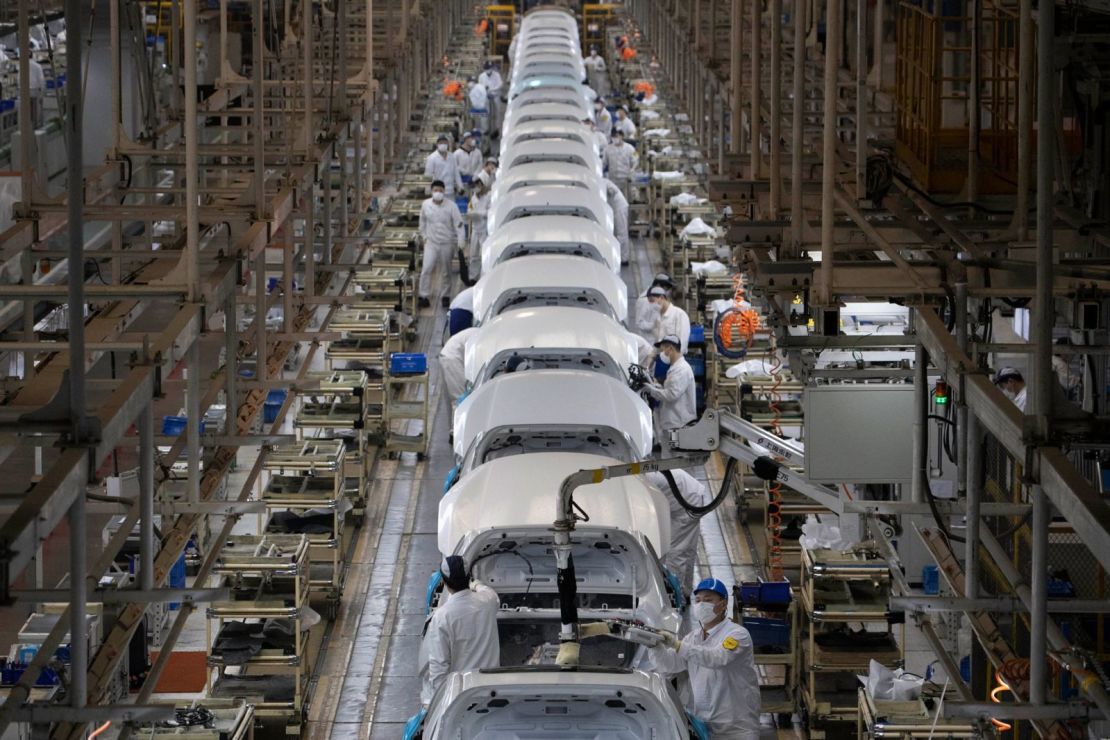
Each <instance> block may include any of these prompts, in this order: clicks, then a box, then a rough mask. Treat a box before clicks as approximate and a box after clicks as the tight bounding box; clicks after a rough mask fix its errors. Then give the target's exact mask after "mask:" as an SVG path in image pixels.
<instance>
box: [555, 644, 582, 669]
mask: <svg viewBox="0 0 1110 740" xmlns="http://www.w3.org/2000/svg"><path fill="white" fill-rule="evenodd" d="M578 652H579V645H578V643H577V642H564V643H562V644H561V645H559V654H558V655H556V656H555V665H561V666H576V665H578Z"/></svg>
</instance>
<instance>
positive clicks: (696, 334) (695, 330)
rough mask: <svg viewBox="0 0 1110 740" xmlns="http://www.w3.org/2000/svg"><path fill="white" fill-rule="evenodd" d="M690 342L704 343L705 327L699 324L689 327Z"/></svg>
mask: <svg viewBox="0 0 1110 740" xmlns="http://www.w3.org/2000/svg"><path fill="white" fill-rule="evenodd" d="M690 344H705V327H704V326H702V325H701V324H694V325H693V326H691V327H690Z"/></svg>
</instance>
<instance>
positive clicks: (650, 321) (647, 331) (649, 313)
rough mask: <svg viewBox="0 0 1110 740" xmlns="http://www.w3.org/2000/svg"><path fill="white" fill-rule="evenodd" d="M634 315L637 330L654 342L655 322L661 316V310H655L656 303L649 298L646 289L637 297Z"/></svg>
mask: <svg viewBox="0 0 1110 740" xmlns="http://www.w3.org/2000/svg"><path fill="white" fill-rule="evenodd" d="M633 315H634V316H635V321H636V331H638V332H639V333H640V336H642V337H643V338H644V339H647V340H648V341H650V342H654V341H655V323H656V321H657V320H658V318H659V312H658V311H656V310H655V304H653V303H652V302H651V301H649V300H648V295H647V291H646V290H645V291H644V292H643V293H642V294H641V295H640V297H639V298H637V299H636V307H635V313H634V314H633Z"/></svg>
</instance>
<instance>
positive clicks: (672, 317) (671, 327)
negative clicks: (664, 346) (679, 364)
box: [648, 287, 690, 354]
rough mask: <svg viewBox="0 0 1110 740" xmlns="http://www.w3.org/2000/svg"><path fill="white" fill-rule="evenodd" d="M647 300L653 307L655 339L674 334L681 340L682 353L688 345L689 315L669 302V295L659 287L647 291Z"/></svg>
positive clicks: (684, 352)
mask: <svg viewBox="0 0 1110 740" xmlns="http://www.w3.org/2000/svg"><path fill="white" fill-rule="evenodd" d="M648 300H649V301H651V303H652V305H653V306H654V307H655V311H656V314H655V335H654V337H655V341H657V342H658V341H659V340H660V339H662V338H663V337H666V336H671V335H673V336H676V337H678V338H679V340H680V341H681V342H682V354H686V350H687V349H688V348H689V345H690V315H689V314H687V313H686V312H685V311H683V310H682V309H681V308H679V307H678V306H676V305H674V304H673V303H671V298H670V295H669V294H668V293H667V291H666V290H664V289H663V288H661V287H655V288H652V289H651V290H649V291H648Z"/></svg>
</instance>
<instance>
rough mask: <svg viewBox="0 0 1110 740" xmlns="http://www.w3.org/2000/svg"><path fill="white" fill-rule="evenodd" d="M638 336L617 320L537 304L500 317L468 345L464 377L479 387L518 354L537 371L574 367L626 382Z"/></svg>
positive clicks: (586, 311)
mask: <svg viewBox="0 0 1110 740" xmlns="http://www.w3.org/2000/svg"><path fill="white" fill-rule="evenodd" d="M636 349H637V343H636V339H635V338H634V336H633V335H632V334H631V333H630V332H629V331H628V330H627V329H625V328H624V327H623V326H621V325H620V324H618V323H617V322H616V321H614V320H613V319H611V318H609V317H607V316H605V315H604V314H600V313H598V312H597V311H591V310H589V309H587V308H570V307H567V306H538V307H536V308H525V309H521V310H519V311H510V312H508V313H504V314H501V315H500V316H497V317H495V318H493V319H490V320H489V321H488V322H487V323H485V324H484V325H483V326H482V328H481V329H480V330H479V331H478V333H477V334H476V335H475V336H474V338H473V339H472V340H471V341H469V342H468V343H467V345H466V353H465V356H464V360H463V362H464V370H463V372H464V375H465V377H466V381H467V382H468V383H469V384H470V385H471V386H472V387H477V386H478V385H480V384H481V383H482V382H485V381H486V380H488V379H489V378H492V377H496V376H497V375H499V374H501V373H503V372H505V371H506V369H507V368H506V363H507V362H508V361H509V360H510V358H512V357H513V356H514V355H515V356H517V357H521V358H524V359H526V360H528V363H529V365H528V367H529V368H534V369H541V368H558V367H576V368H580V369H583V370H592V371H594V372H599V373H605V374H606V375H609V376H610V377H612V378H617V379H619V380H622V381H624V380H626V379H627V375H628V367H629V366H630V365H633V364H635V363H636V361H637V359H638V355H637V351H636Z"/></svg>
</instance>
